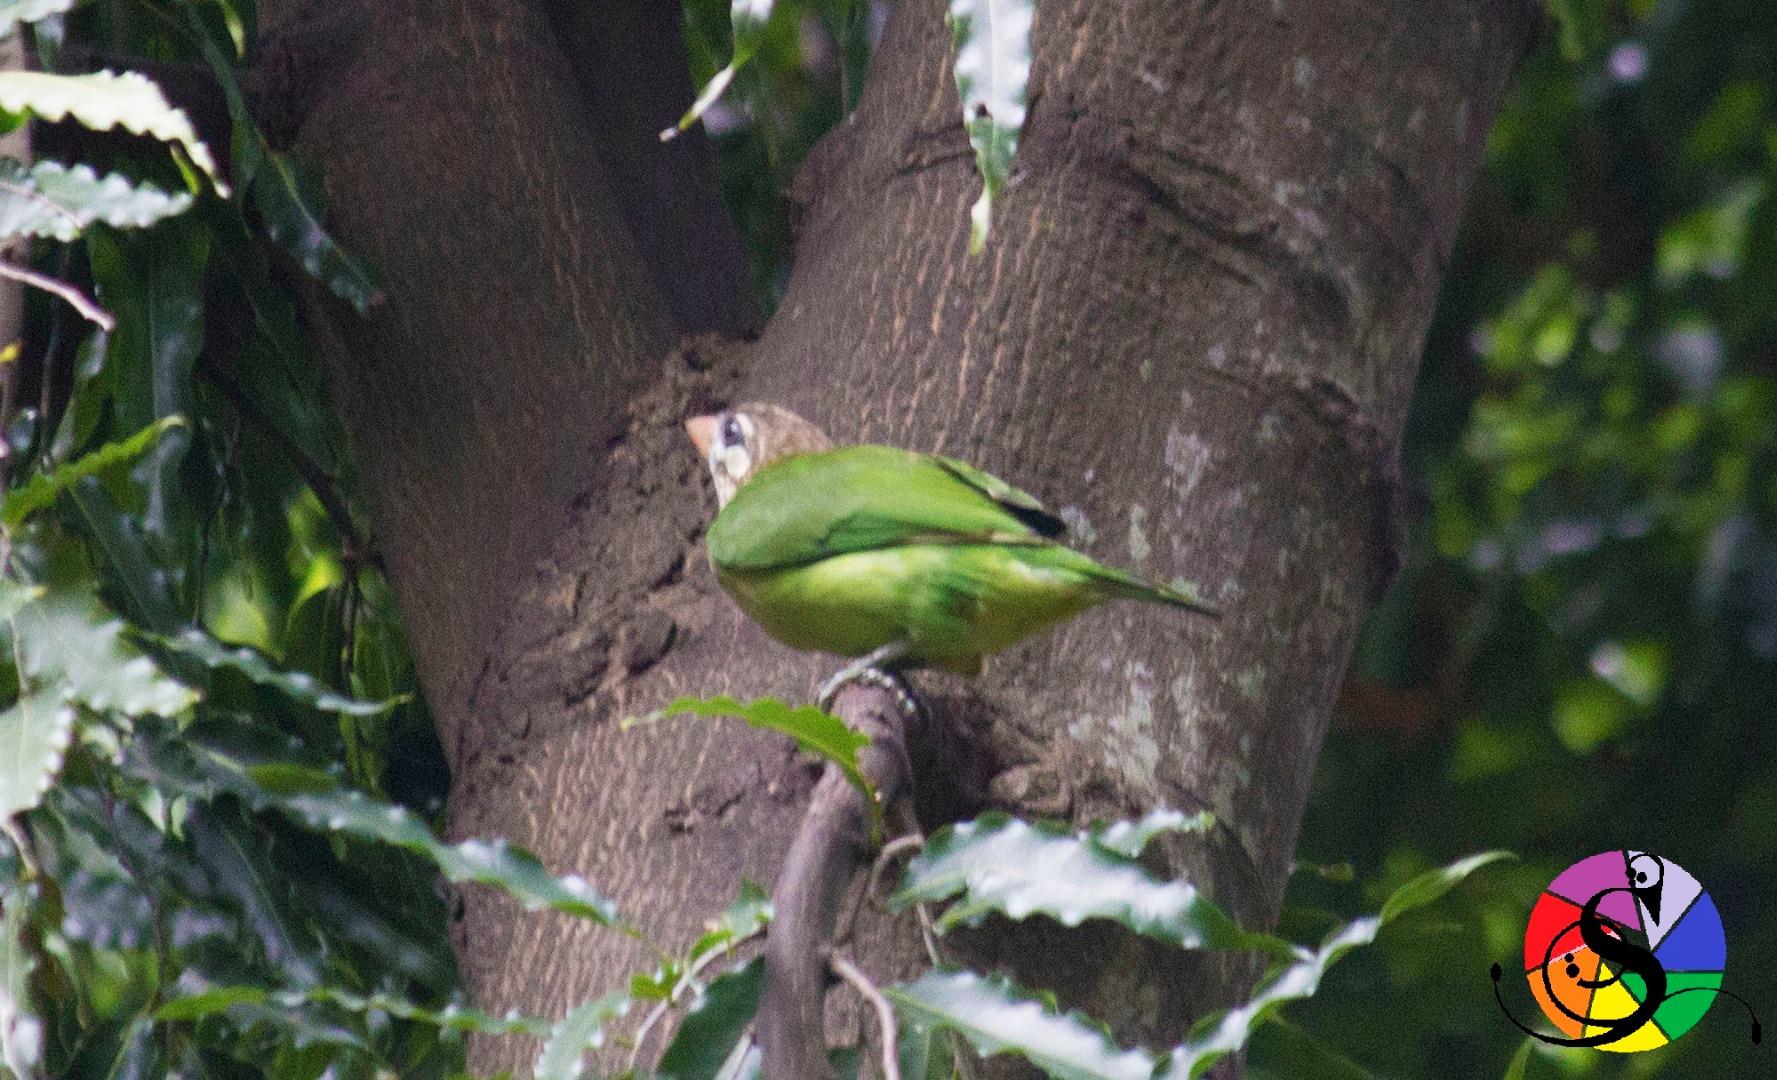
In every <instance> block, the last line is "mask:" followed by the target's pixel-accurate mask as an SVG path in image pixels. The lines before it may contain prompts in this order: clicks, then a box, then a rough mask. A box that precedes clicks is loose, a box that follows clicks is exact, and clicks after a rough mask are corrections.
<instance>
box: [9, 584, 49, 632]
mask: <svg viewBox="0 0 1777 1080" xmlns="http://www.w3.org/2000/svg"><path fill="white" fill-rule="evenodd" d="M45 591H46V590H45V589H44V588H43V586H41V585H22V584H20V583H19V582H16V581H14V580H12V579H11V578H9V577H0V621H4V620H6V619H10V618H12V617H13V616H14V615H17V614H18V613H19V611H20V609H22V608H23V607H24V606H25V605H26V604H29V603H31V602H32V601H33V600H36V599H37V598H38V597H40V596H42V595H43V594H44V592H45Z"/></svg>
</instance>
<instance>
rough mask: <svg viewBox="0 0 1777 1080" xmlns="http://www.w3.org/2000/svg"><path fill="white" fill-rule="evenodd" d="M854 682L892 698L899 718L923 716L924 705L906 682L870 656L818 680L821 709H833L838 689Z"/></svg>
mask: <svg viewBox="0 0 1777 1080" xmlns="http://www.w3.org/2000/svg"><path fill="white" fill-rule="evenodd" d="M853 683H857V684H861V685H864V686H874V687H876V688H877V689H879V690H883V691H885V692H887V693H888V695H889V696H890V697H892V698H894V699H895V707H896V708H898V709H899V710H900V711H901V715H902V717H903V718H905V719H906V720H908V721H910V722H913V721H923V720H924V719H925V715H926V712H925V707H924V706H922V705H921V704H920V703H919V699H918V698H917V697H914V696H913V691H912V690H909V689H908V688H907V683H906V681H905V680H903V679H902V678H901V676H900V675H898V674H896V673H895V672H893V671H890V670H888V669H886V668H882V667H878V666H877V665H876V664H874V663H871V662H870V658H869V657H865V658H864V659H863V660H861V661H859V662H857V663H855V664H847V665H846V666H845V667H842V668H840V669H839V670H838V671H835V672H834V673H833V674H832V675H830V676H828V677H827V679H826V680H825V681H824V682H822V683H821V685H820V689H819V690H818V691H817V696H816V701H817V702H818V704H819V705H820V708H821V711H822V712H828V713H830V712H832V711H833V703H834V702H835V701H836V700H837V699H838V698H839V692H840V691H841V690H843V689H845V688H846V687H847V686H849V685H851V684H853Z"/></svg>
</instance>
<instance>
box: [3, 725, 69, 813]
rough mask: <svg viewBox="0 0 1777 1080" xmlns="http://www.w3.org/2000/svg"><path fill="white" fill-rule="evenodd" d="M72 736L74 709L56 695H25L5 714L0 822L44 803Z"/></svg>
mask: <svg viewBox="0 0 1777 1080" xmlns="http://www.w3.org/2000/svg"><path fill="white" fill-rule="evenodd" d="M73 735H74V707H73V706H72V705H69V704H68V703H67V702H65V701H61V700H58V699H57V698H56V696H55V695H54V694H25V695H23V696H22V697H20V698H19V699H18V700H17V701H15V702H13V704H12V707H11V708H9V709H7V710H6V711H5V712H0V821H4V820H5V819H7V818H10V817H11V816H12V815H14V814H17V813H21V812H23V811H25V810H30V809H32V808H33V807H35V806H36V805H37V803H38V802H39V801H41V800H42V798H43V793H44V792H46V791H48V790H49V785H50V783H51V782H52V781H53V780H54V779H55V777H56V774H57V773H58V772H60V771H61V768H62V755H64V754H66V753H67V752H68V743H69V742H70V741H71V740H72V738H73Z"/></svg>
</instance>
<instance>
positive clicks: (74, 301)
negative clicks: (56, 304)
mask: <svg viewBox="0 0 1777 1080" xmlns="http://www.w3.org/2000/svg"><path fill="white" fill-rule="evenodd" d="M0 277H4V278H11V279H12V280H13V281H22V282H24V283H25V284H26V285H33V286H36V287H37V288H39V289H42V290H43V291H44V292H47V293H54V294H55V295H57V296H59V297H61V298H62V299H63V300H66V301H67V302H68V305H69V306H70V307H72V308H73V309H74V310H75V311H78V312H80V314H81V315H82V316H83V317H84V318H85V319H86V320H87V321H88V322H90V323H92V324H93V325H95V326H97V327H98V328H99V329H101V330H103V331H105V332H106V333H110V332H111V330H112V328H113V327H115V326H116V325H117V320H116V319H115V318H114V317H113V316H112V314H111V313H110V312H109V311H106V310H105V309H104V308H102V307H100V306H99V305H98V303H97V302H95V301H94V300H93V299H92V298H91V297H89V296H87V295H86V294H85V293H83V292H81V291H80V290H79V289H76V288H75V287H74V286H72V285H70V284H68V283H67V282H66V281H59V280H57V279H56V278H52V277H50V276H49V275H48V274H39V273H38V272H37V271H35V270H32V269H31V268H30V267H27V266H20V265H19V264H18V263H12V262H7V261H6V260H4V259H0Z"/></svg>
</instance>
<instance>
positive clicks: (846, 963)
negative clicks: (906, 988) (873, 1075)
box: [827, 953, 901, 1080]
mask: <svg viewBox="0 0 1777 1080" xmlns="http://www.w3.org/2000/svg"><path fill="white" fill-rule="evenodd" d="M827 963H828V964H830V965H831V966H832V968H833V974H835V975H837V976H839V977H840V978H841V979H844V980H845V981H846V982H848V983H850V984H851V986H852V989H854V990H856V991H857V992H858V994H859V995H860V996H862V997H863V999H864V1000H865V1001H868V1002H869V1003H870V1005H871V1007H872V1008H874V1009H875V1010H876V1026H877V1027H878V1028H879V1029H880V1030H881V1032H882V1075H883V1080H901V1047H900V1045H899V1039H898V1037H897V1034H896V1031H895V1010H894V1009H893V1008H892V1007H891V1006H890V1005H889V1003H888V998H885V997H883V996H882V991H880V990H878V989H876V984H875V983H873V982H871V981H870V976H868V975H865V974H864V973H863V971H861V970H859V968H858V966H857V965H856V964H854V963H852V962H851V961H850V960H849V959H847V958H846V956H845V954H843V953H834V954H833V955H832V956H830V957H828V958H827Z"/></svg>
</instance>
